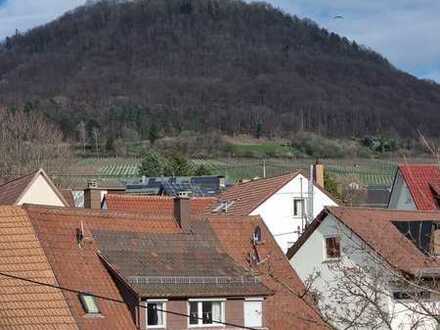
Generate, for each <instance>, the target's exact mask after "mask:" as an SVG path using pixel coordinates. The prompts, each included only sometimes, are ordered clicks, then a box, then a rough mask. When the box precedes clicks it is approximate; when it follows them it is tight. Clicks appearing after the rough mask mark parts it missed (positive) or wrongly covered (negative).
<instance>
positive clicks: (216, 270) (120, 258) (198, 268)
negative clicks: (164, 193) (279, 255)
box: [94, 221, 269, 297]
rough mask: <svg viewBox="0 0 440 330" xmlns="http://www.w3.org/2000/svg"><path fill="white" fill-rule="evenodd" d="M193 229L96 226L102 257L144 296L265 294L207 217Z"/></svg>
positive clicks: (264, 290)
mask: <svg viewBox="0 0 440 330" xmlns="http://www.w3.org/2000/svg"><path fill="white" fill-rule="evenodd" d="M192 227H193V228H192V229H193V230H191V232H181V233H174V234H162V233H161V234H151V233H133V232H111V231H94V235H95V237H96V239H97V241H98V244H99V248H100V251H101V253H102V255H103V256H104V258H105V259H106V260H107V261H108V262H109V263H110V264H111V265H112V266H113V268H114V269H115V270H116V271H117V272H119V273H120V274H121V275H122V276H123V277H124V278H125V279H126V280H127V281H128V282H129V283H130V285H131V286H132V287H133V288H134V289H135V291H136V292H137V293H138V294H139V295H140V296H142V297H201V296H206V297H209V296H219V295H220V296H253V295H267V294H269V291H268V289H267V288H266V287H264V286H263V285H262V284H261V283H260V282H259V280H258V278H256V277H255V276H254V275H253V274H251V273H249V272H248V271H246V270H245V269H244V268H242V267H241V266H239V265H238V264H237V263H235V262H234V260H233V259H232V258H231V257H230V256H229V255H228V254H226V253H225V252H224V251H223V250H222V249H221V248H220V245H219V244H218V242H217V241H216V238H215V237H216V236H215V233H214V232H213V231H212V230H211V228H210V226H209V224H208V223H206V222H202V221H199V222H194V223H193V225H192Z"/></svg>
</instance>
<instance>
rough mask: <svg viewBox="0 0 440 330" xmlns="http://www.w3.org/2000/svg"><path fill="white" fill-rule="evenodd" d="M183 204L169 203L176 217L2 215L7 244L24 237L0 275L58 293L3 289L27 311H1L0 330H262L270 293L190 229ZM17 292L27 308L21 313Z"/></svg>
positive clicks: (212, 240) (28, 209)
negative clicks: (28, 329)
mask: <svg viewBox="0 0 440 330" xmlns="http://www.w3.org/2000/svg"><path fill="white" fill-rule="evenodd" d="M188 201H189V200H180V199H179V200H175V203H176V204H175V206H176V209H177V210H179V212H175V214H174V215H173V216H172V217H171V216H169V215H162V216H160V215H152V216H151V215H148V214H141V213H124V212H121V211H117V212H110V211H101V210H91V209H79V208H77V209H71V208H59V207H47V206H37V205H25V206H23V208H20V207H13V208H11V207H8V209H4V208H3V207H0V212H1V213H2V215H5V216H4V217H2V221H4V222H5V225H4V226H2V227H3V228H6V229H5V230H4V235H5V236H6V235H10V233H16V232H19V233H21V232H23V234H22V236H23V237H21V236H17V235H11V236H12V237H11V238H10V239H9V240H8V243H9V246H8V251H9V252H8V253H9V254H11V253H12V255H11V257H10V258H8V260H7V261H6V260H0V269H3V270H4V271H5V272H7V273H8V274H9V275H12V276H18V277H22V278H24V279H25V280H26V279H30V280H36V281H44V283H49V284H51V285H54V286H55V287H50V288H46V287H45V286H44V285H42V284H40V285H38V283H34V284H35V287H34V286H27V285H24V284H26V281H20V280H17V281H18V282H8V281H0V282H1V283H0V290H2V288H3V291H4V292H7V291H8V290H9V291H8V292H10V293H9V295H10V301H11V303H10V306H11V307H10V309H14V308H15V307H16V306H18V305H20V304H21V305H20V306H23V308H24V311H20V312H18V311H17V312H15V311H12V312H11V311H10V310H9V308H6V309H5V308H1V309H0V320H1V321H0V323H1V322H9V323H4V324H10V325H11V326H10V327H8V328H10V329H14V328H16V329H18V328H20V327H23V326H24V325H26V324H33V326H36V325H37V324H39V325H40V326H41V327H42V328H48V327H50V326H52V325H53V327H55V328H69V327H67V326H66V327H63V326H61V325H59V323H60V322H62V321H63V320H65V323H66V324H69V323H68V322H70V324H71V327H70V328H72V329H76V328H79V329H150V328H156V329H157V328H162V329H176V330H177V329H179V330H181V329H191V328H197V329H207V328H209V329H211V328H212V327H215V326H219V327H221V328H222V329H233V328H235V327H236V326H241V327H243V326H246V324H257V323H255V322H260V321H261V322H260V323H259V324H260V327H267V325H266V324H265V323H264V322H265V318H264V315H265V313H266V312H265V310H264V309H262V308H259V306H261V304H262V303H263V301H264V300H265V299H266V298H267V297H268V296H270V295H272V294H273V292H272V290H270V289H269V288H268V287H266V286H265V285H264V284H263V283H262V281H261V280H260V278H259V276H258V275H257V274H255V273H253V272H251V271H250V270H249V269H246V268H245V267H243V266H241V265H240V264H239V263H238V262H235V261H234V259H233V258H232V257H231V256H229V255H228V254H227V253H226V252H225V250H224V249H222V246H221V245H220V244H219V242H218V239H217V238H216V235H215V234H214V232H213V229H212V228H211V226H210V224H209V223H208V222H207V221H198V220H197V221H193V220H192V218H191V216H190V215H191V211H190V210H189V209H188V207H189V204H188ZM16 213H18V214H19V215H20V217H19V218H18V219H17V217H16V216H15V214H16ZM23 223H25V225H26V226H25V225H24V224H23ZM20 237H21V239H17V238H20ZM13 238H14V239H13ZM31 247H32V248H34V249H35V251H36V252H33V253H34V254H35V257H34V254H30V250H29V249H30V248H31ZM16 250H17V251H20V253H21V254H18V253H17V252H16ZM10 251H12V252H10ZM21 251H22V252H21ZM29 256H30V257H32V259H31V260H29ZM34 259H35V260H34ZM37 261H38V262H39V263H40V264H37ZM23 262H25V263H23ZM27 263H30V264H29V265H27ZM32 267H36V270H35V271H34V270H33V268H32ZM39 272H40V273H39ZM42 275H44V276H45V277H44V276H42ZM0 276H1V274H0ZM46 278H47V279H46ZM57 287H60V288H61V289H57ZM49 289H50V290H49ZM16 292H19V293H20V294H23V299H25V298H26V297H29V299H30V301H32V303H29V302H26V301H24V302H23V303H19V304H18V303H17V301H16V300H15V299H14V298H15V293H16ZM61 292H62V294H60V293H61ZM4 300H5V301H6V298H4ZM20 301H21V300H20ZM14 304H15V305H14ZM17 304H18V305H17ZM20 306H18V307H19V308H21V307H20ZM27 306H28V307H27ZM51 306H53V307H54V308H55V307H56V308H57V309H54V310H52V309H51ZM245 311H246V312H245ZM32 313H34V314H35V315H34V316H33V317H34V318H32V317H31V316H32ZM57 315H58V316H59V318H58V319H57V318H56V317H55V316H57ZM27 316H29V317H27ZM43 316H44V317H46V318H44V317H43ZM38 317H40V318H38ZM61 317H64V318H61ZM33 320H36V321H35V322H39V323H33V322H34V321H33ZM56 322H58V323H56ZM57 324H58V325H59V326H58V327H57ZM70 328H69V329H70Z"/></svg>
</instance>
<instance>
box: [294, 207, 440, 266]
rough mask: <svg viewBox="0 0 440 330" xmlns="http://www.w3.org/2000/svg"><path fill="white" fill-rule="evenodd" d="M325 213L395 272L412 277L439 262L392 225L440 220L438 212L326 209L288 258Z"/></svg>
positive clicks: (437, 264)
mask: <svg viewBox="0 0 440 330" xmlns="http://www.w3.org/2000/svg"><path fill="white" fill-rule="evenodd" d="M328 214H332V215H333V216H334V217H335V218H336V219H338V220H339V221H341V222H342V223H343V224H345V225H346V226H347V227H348V228H349V229H350V230H352V231H353V232H354V233H356V234H357V235H358V236H359V237H360V238H361V239H362V240H363V241H364V242H366V243H367V244H368V245H369V246H370V247H371V248H372V249H373V250H374V251H376V252H377V253H378V254H379V255H381V256H382V257H383V258H384V259H385V260H386V261H387V262H388V263H389V264H390V265H391V266H393V267H394V268H396V269H398V270H401V271H404V272H406V273H409V274H415V273H417V272H418V271H420V270H423V269H425V268H429V267H434V266H435V267H439V266H440V262H438V261H436V260H434V259H432V258H430V257H429V256H427V255H425V254H424V253H422V252H421V251H420V250H419V249H418V248H417V247H416V245H415V244H414V242H412V241H410V240H409V239H407V238H406V237H405V236H404V235H403V234H402V233H401V232H400V231H399V230H398V229H397V227H396V226H395V225H394V224H393V222H398V221H440V212H437V211H435V212H433V211H402V210H392V209H374V208H371V209H370V208H353V207H352V208H349V207H327V208H326V209H325V210H324V211H323V212H322V213H321V214H320V215H319V216H318V217H317V218H316V219H315V220H314V222H313V223H312V224H311V225H310V227H309V229H308V230H307V231H306V232H305V233H304V234H303V235H302V236H301V237H300V239H299V240H298V241H297V242H296V243H295V244H294V246H293V247H292V248H291V249H289V252H288V253H287V255H288V256H289V258H290V257H292V256H293V255H294V254H295V253H296V251H298V250H299V248H300V247H301V246H302V244H304V242H305V241H306V240H307V238H308V237H310V235H311V234H312V233H313V231H314V230H315V229H316V228H317V227H318V226H319V224H320V223H321V222H322V220H323V219H324V218H325V217H326V216H327V215H328Z"/></svg>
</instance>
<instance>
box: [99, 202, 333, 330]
mask: <svg viewBox="0 0 440 330" xmlns="http://www.w3.org/2000/svg"><path fill="white" fill-rule="evenodd" d="M106 200H107V203H108V204H107V206H108V208H109V209H112V210H122V209H126V210H129V211H132V212H141V213H143V214H148V215H150V216H154V215H156V216H157V215H161V216H168V217H169V216H172V217H174V218H175V219H178V208H176V207H175V206H176V205H178V204H176V203H175V199H171V198H169V197H163V196H132V195H107V196H106ZM188 202H190V203H191V207H190V209H191V211H190V213H191V215H192V218H193V219H198V220H197V222H198V221H201V222H208V223H209V225H210V227H211V228H212V230H213V232H214V233H215V236H216V237H217V239H218V241H219V242H220V244H221V247H222V248H223V249H224V250H225V252H226V253H227V254H228V255H229V256H231V257H232V258H233V260H234V261H235V262H236V263H238V264H239V265H241V266H242V267H244V268H245V269H247V270H248V271H250V272H251V273H253V274H256V275H258V277H259V278H261V281H262V284H264V285H265V286H266V287H268V288H269V289H270V290H271V291H272V292H273V294H272V295H270V296H268V297H266V299H264V300H262V299H260V298H258V297H257V298H256V299H255V298H254V299H252V298H248V300H247V301H246V304H245V306H244V313H245V319H247V320H248V323H245V324H247V325H248V326H251V327H255V328H260V327H261V325H265V326H266V327H267V328H269V329H280V330H283V329H286V330H287V329H320V328H325V327H326V325H325V323H324V322H323V321H322V320H321V319H320V317H319V314H318V313H317V311H316V308H315V306H314V305H313V304H312V302H311V301H310V300H309V299H307V297H308V295H307V292H306V289H305V287H304V285H303V284H302V282H301V280H300V279H299V277H298V276H297V274H296V273H295V271H294V270H293V269H292V267H291V266H290V264H289V261H288V259H287V258H286V256H285V255H284V253H283V251H282V250H281V249H280V247H279V246H278V244H277V242H276V241H275V239H274V238H273V236H272V234H271V233H270V231H269V230H268V228H267V226H266V225H265V223H264V222H263V220H262V219H261V218H260V217H259V216H232V215H230V214H217V213H214V214H212V213H210V212H209V209H210V205H212V203H213V202H214V203H215V202H216V199H214V198H200V197H199V198H197V197H193V198H190V199H188ZM173 205H174V206H173ZM173 209H174V210H173ZM207 210H208V212H207ZM176 221H177V220H176ZM191 230H192V231H195V230H197V227H194V226H192V227H191ZM204 235H205V236H207V235H206V233H205V234H204ZM252 311H257V312H259V313H252Z"/></svg>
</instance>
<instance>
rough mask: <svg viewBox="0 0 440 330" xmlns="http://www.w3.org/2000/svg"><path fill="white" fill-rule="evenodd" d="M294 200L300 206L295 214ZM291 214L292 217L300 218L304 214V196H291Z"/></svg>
mask: <svg viewBox="0 0 440 330" xmlns="http://www.w3.org/2000/svg"><path fill="white" fill-rule="evenodd" d="M296 202H300V208H299V209H297V211H298V213H297V214H295V203H296ZM292 203H293V204H292V214H293V217H294V218H302V217H303V216H304V214H305V213H306V212H305V211H306V202H305V198H301V197H294V198H293V202H292Z"/></svg>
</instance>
